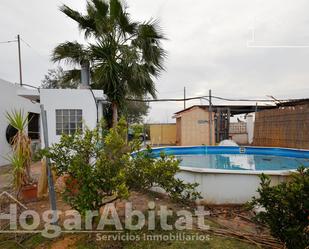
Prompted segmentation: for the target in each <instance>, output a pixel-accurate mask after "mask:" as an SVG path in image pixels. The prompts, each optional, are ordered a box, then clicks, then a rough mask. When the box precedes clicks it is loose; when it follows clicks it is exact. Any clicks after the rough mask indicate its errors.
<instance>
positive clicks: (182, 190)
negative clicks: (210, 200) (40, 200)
mask: <svg viewBox="0 0 309 249" xmlns="http://www.w3.org/2000/svg"><path fill="white" fill-rule="evenodd" d="M126 127H127V125H126V123H125V121H124V120H123V119H122V120H120V121H119V123H118V125H117V126H116V127H115V128H112V129H110V130H106V129H105V126H104V123H101V124H100V125H98V127H97V128H96V129H94V130H89V129H86V130H85V131H84V132H83V133H81V132H77V133H76V134H73V135H63V136H62V137H61V140H60V142H59V143H58V144H54V145H53V146H52V147H50V148H49V149H48V150H46V151H44V152H43V155H46V156H48V157H49V158H51V159H52V160H53V161H54V168H55V170H56V173H57V174H58V175H64V176H66V178H67V177H68V181H71V182H67V183H68V184H66V188H65V191H64V193H63V196H64V199H65V201H67V202H68V203H69V204H70V205H71V206H72V207H73V208H75V209H77V210H78V211H80V212H82V213H83V212H84V211H86V210H98V209H99V208H100V207H101V206H102V205H103V204H104V203H105V202H106V201H108V200H111V199H112V200H113V199H114V198H126V197H128V194H129V190H131V189H134V190H138V191H141V190H147V189H149V188H151V187H154V186H159V187H161V188H163V189H164V190H165V191H166V192H167V193H168V194H169V195H170V196H171V197H172V198H173V199H176V200H182V201H187V200H194V199H196V198H198V197H199V193H197V192H196V191H195V187H196V186H197V184H187V183H184V182H182V181H181V180H177V179H176V178H175V174H176V173H177V172H178V171H179V161H178V160H176V159H175V158H174V157H168V156H165V155H163V154H162V155H161V157H160V158H159V159H158V160H155V159H154V158H152V157H151V156H150V155H149V153H142V152H138V153H136V155H135V156H134V157H131V153H132V152H133V151H136V150H139V149H140V142H139V141H138V140H133V141H132V142H130V143H127V142H126V135H127V130H126ZM148 152H151V149H150V148H149V150H148ZM137 179H138V180H137Z"/></svg>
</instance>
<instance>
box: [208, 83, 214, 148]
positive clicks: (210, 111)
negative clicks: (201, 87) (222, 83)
mask: <svg viewBox="0 0 309 249" xmlns="http://www.w3.org/2000/svg"><path fill="white" fill-rule="evenodd" d="M208 98H209V108H208V110H209V144H210V145H212V129H213V127H212V103H211V89H209V97H208Z"/></svg>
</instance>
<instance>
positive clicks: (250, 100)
mask: <svg viewBox="0 0 309 249" xmlns="http://www.w3.org/2000/svg"><path fill="white" fill-rule="evenodd" d="M211 97H212V98H213V99H218V100H224V101H236V102H270V103H274V102H275V101H274V100H273V99H236V98H235V99H231V98H224V97H219V96H213V95H212V96H211ZM206 98H209V96H198V97H191V98H170V99H132V98H127V99H126V100H128V101H136V102H178V101H179V102H180V101H190V100H198V99H206ZM295 100H297V99H278V100H277V101H283V102H285V101H295Z"/></svg>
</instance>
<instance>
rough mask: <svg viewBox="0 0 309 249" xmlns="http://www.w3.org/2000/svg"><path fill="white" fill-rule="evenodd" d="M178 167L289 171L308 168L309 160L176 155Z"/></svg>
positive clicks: (266, 156)
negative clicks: (302, 167) (301, 166)
mask: <svg viewBox="0 0 309 249" xmlns="http://www.w3.org/2000/svg"><path fill="white" fill-rule="evenodd" d="M176 157H177V158H178V159H181V163H180V166H184V167H194V168H210V169H228V170H291V169H297V168H298V167H299V166H300V165H304V166H305V167H309V159H305V158H293V157H283V156H269V155H245V154H239V155H237V154H209V155H198V154H196V155H176Z"/></svg>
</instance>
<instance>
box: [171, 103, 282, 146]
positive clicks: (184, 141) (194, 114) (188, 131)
mask: <svg viewBox="0 0 309 249" xmlns="http://www.w3.org/2000/svg"><path fill="white" fill-rule="evenodd" d="M273 108H276V106H275V105H274V106H265V105H264V106H258V105H212V112H210V111H209V106H208V105H193V106H191V107H189V108H186V109H184V110H181V111H179V112H176V113H175V115H174V118H176V127H177V129H176V130H177V132H176V144H177V145H182V146H187V145H188V146H189V145H215V144H217V143H219V142H221V141H222V140H225V139H229V138H230V129H229V128H230V117H232V116H234V115H239V114H248V113H252V112H258V111H261V110H264V109H273ZM210 113H211V114H210ZM210 117H211V118H210ZM246 140H248V138H246Z"/></svg>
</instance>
